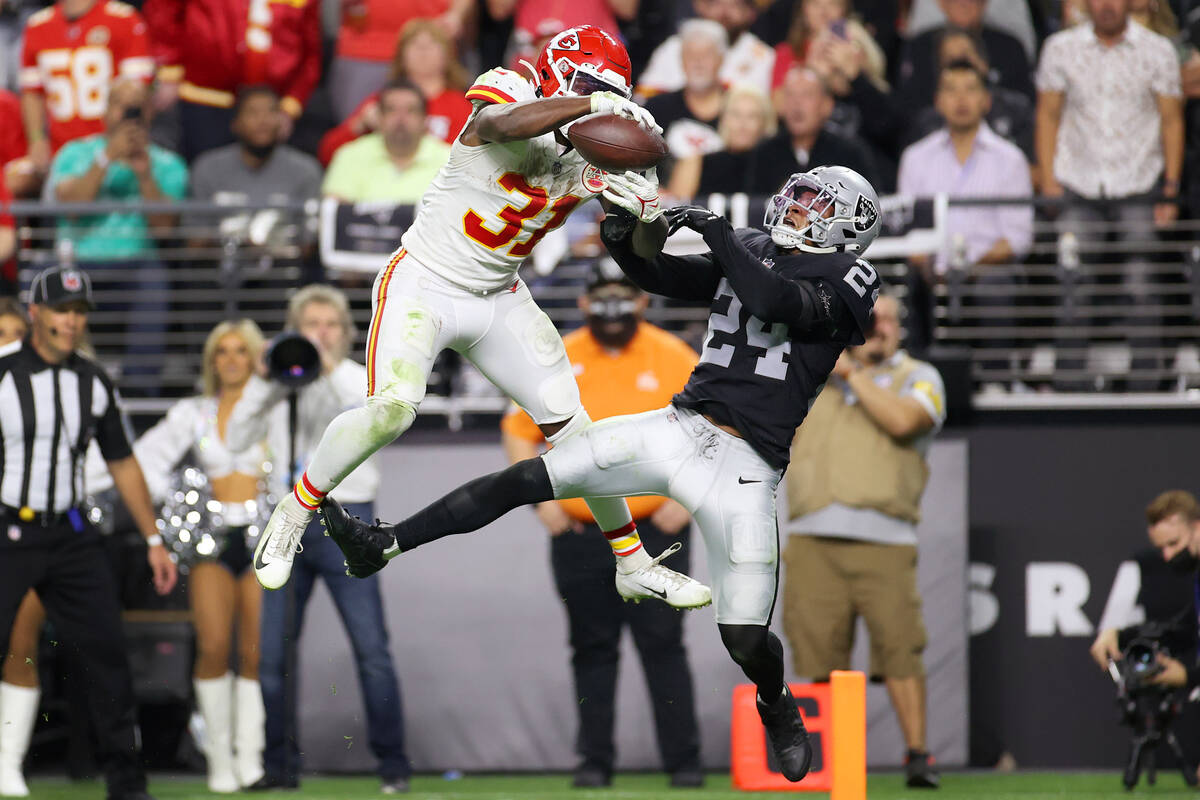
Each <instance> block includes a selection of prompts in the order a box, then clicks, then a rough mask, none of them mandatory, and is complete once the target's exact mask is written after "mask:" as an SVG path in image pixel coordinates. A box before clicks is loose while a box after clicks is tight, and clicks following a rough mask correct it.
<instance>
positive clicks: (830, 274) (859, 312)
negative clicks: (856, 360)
mask: <svg viewBox="0 0 1200 800" xmlns="http://www.w3.org/2000/svg"><path fill="white" fill-rule="evenodd" d="M825 258H827V259H828V262H827V264H828V266H827V267H826V268H825V269H822V270H821V272H822V277H824V278H825V280H827V281H828V282H829V283H830V285H831V286H833V288H834V291H836V292H837V293H838V296H839V297H841V298H842V301H843V302H845V304H846V305H847V306H848V307H849V308H850V311H851V313H852V314H853V315H854V321H855V322H857V323H858V328H859V331H860V332H861V333H862V334H863V335H864V336H866V335H867V334H869V333H870V331H871V328H872V327H873V325H874V322H873V320H872V313H873V311H874V308H875V300H876V298H878V297H879V283H880V282H879V272H878V271H877V270H876V269H875V267H874V266H872V265H871V262H870V261H867V260H866V259H865V258H856V257H855V256H853V255H852V254H850V253H831V254H829V255H827V256H825Z"/></svg>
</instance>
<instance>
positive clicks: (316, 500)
mask: <svg viewBox="0 0 1200 800" xmlns="http://www.w3.org/2000/svg"><path fill="white" fill-rule="evenodd" d="M326 494H328V492H322V491H321V490H319V489H317V488H316V487H314V486H313V485H312V481H311V480H310V479H309V477H308V470H305V471H304V472H303V473H302V474H301V475H300V480H298V481H296V486H295V488H293V489H292V497H293V498H294V499H295V501H296V502H297V503H299V504H300V507H301V508H303V509H304V510H305V511H307V512H308V513H309V514H310V515H311V514H315V513H317V509H318V508H320V506H321V501H322V500H324V499H325V495H326Z"/></svg>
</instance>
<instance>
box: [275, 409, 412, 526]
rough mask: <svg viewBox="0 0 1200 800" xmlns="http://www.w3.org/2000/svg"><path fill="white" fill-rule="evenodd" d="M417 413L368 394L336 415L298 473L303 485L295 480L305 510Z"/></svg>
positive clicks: (407, 425) (297, 494) (398, 431)
mask: <svg viewBox="0 0 1200 800" xmlns="http://www.w3.org/2000/svg"><path fill="white" fill-rule="evenodd" d="M416 413H417V412H416V410H415V409H414V408H413V407H412V406H410V405H408V404H407V403H396V402H391V401H389V400H384V399H382V398H380V397H370V398H368V399H367V404H366V405H364V406H361V407H359V408H352V409H350V410H348V411H343V412H342V413H341V414H338V415H337V416H336V417H334V418H333V421H332V422H330V423H329V425H328V426H327V427H326V428H325V433H324V434H322V435H321V441H320V443H319V444H317V449H316V450H315V451H314V452H313V456H312V460H311V461H310V462H309V464H308V469H306V470H305V471H304V475H303V476H301V481H300V483H305V485H304V486H303V487H301V486H300V483H297V489H296V493H295V494H296V500H297V501H298V502H299V503H300V504H301V505H302V506H303V507H304V508H305V509H308V508H309V502H310V501H312V500H315V501H316V502H315V504H314V505H312V510H313V511H315V510H316V507H317V506H318V505H320V504H321V500H322V499H323V498H324V497H325V495H327V494H329V493H330V492H332V491H333V490H334V489H335V488H336V487H337V485H338V484H339V483H341V482H342V481H344V480H345V479H346V476H347V475H349V474H350V473H351V472H353V471H354V470H356V469H358V467H359V465H360V464H362V463H363V462H364V461H366V460H367V459H368V458H370V457H371V455H372V454H374V453H375V451H376V450H379V449H380V448H381V447H383V446H385V445H387V444H390V443H391V442H392V441H394V440H395V439H396V437H398V436H399V435H400V434H402V433H404V432H405V431H406V430H408V428H409V426H410V425H412V421H413V419H415V418H416ZM301 488H303V490H304V491H303V492H301ZM305 494H307V495H308V496H305Z"/></svg>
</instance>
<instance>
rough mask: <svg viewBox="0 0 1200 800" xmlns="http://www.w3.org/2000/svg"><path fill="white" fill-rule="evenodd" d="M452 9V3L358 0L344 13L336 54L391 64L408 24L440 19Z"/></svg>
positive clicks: (443, 1)
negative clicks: (419, 18) (429, 18)
mask: <svg viewBox="0 0 1200 800" xmlns="http://www.w3.org/2000/svg"><path fill="white" fill-rule="evenodd" d="M449 10H450V1H449V0H358V2H357V3H354V4H352V5H350V7H349V9H348V10H347V11H346V12H345V13H343V14H342V27H341V28H340V29H339V30H338V39H337V55H339V56H341V57H342V58H357V59H361V60H363V61H391V60H392V55H393V54H394V53H395V52H396V40H397V39H398V38H400V31H401V29H403V28H404V24H405V23H406V22H408V21H409V20H410V19H416V18H418V17H440V16H441V15H442V14H445V13H446V12H447V11H449Z"/></svg>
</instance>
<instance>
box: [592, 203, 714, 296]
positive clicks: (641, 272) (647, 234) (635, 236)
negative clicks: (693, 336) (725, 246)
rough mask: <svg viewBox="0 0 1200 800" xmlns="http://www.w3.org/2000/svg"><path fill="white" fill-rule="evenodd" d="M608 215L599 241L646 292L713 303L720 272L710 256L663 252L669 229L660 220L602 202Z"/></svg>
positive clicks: (632, 279) (601, 229) (631, 278)
mask: <svg viewBox="0 0 1200 800" xmlns="http://www.w3.org/2000/svg"><path fill="white" fill-rule="evenodd" d="M601 203H603V204H604V206H605V210H606V211H607V214H606V215H605V217H604V222H603V223H601V225H600V239H601V241H603V242H604V246H605V247H607V248H608V252H609V254H610V255H612V257H613V260H614V261H616V262H617V266H619V267H620V268H621V270H622V271H623V272H624V273H625V274H626V275H628V276H629V279H630V280H631V281H633V282H634V283H636V284H637V285H638V286H639V287H640V288H641V289H642V290H643V291H647V292H651V293H653V294H659V295H662V296H664V297H672V298H675V299H678V300H697V301H701V302H703V301H708V300H712V297H713V294H715V293H716V290H717V284H719V283H720V282H721V272H720V270H719V269H718V268H717V267H716V265H714V264H713V262H712V257H711V256H709V255H707V254H706V255H699V256H672V255H667V254H666V253H663V252H662V245H663V243H664V242H665V241H666V238H667V237H666V235H665V233H666V228H665V227H664V225H663V221H662V219H661V218H659V219H656V220H654V221H652V222H641V221H639V220H638V218H637V217H635V216H634V215H633V214H630V213H629V212H628V211H626V210H624V209H622V208H619V207H617V206H615V205H613V204H611V203H609V202H608V201H605V200H602V201H601Z"/></svg>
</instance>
